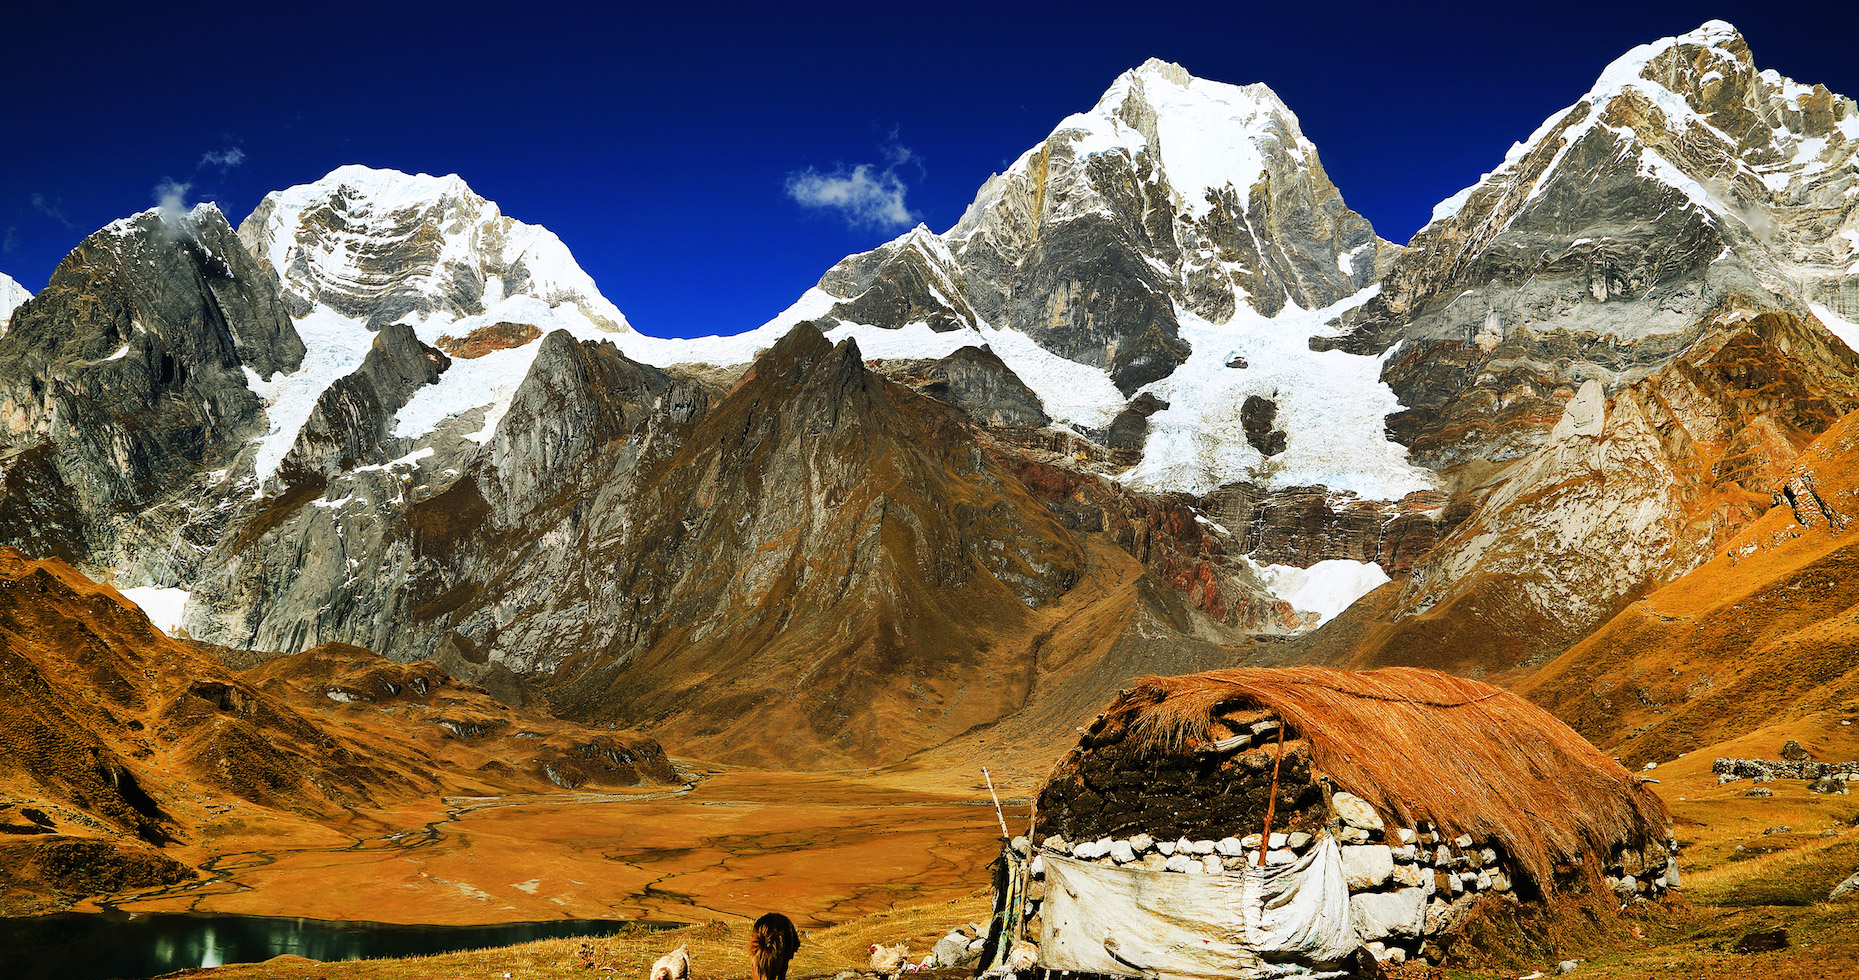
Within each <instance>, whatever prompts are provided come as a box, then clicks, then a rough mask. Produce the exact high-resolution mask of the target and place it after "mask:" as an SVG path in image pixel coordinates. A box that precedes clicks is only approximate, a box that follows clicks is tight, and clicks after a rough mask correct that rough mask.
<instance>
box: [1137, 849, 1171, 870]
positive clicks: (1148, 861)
mask: <svg viewBox="0 0 1859 980" xmlns="http://www.w3.org/2000/svg"><path fill="white" fill-rule="evenodd" d="M1171 860H1173V858H1167V857H1163V856H1162V855H1161V854H1159V853H1157V852H1155V851H1150V852H1149V853H1147V854H1144V855H1143V859H1142V865H1143V870H1144V871H1166V870H1168V862H1169V861H1171Z"/></svg>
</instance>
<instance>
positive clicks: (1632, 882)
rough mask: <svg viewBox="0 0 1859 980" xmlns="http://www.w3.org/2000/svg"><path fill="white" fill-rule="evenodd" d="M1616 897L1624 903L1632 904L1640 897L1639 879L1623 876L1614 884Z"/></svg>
mask: <svg viewBox="0 0 1859 980" xmlns="http://www.w3.org/2000/svg"><path fill="white" fill-rule="evenodd" d="M1613 889H1614V895H1615V897H1617V898H1619V899H1620V900H1621V901H1623V902H1631V901H1633V900H1634V899H1635V898H1638V897H1639V893H1640V883H1639V879H1637V878H1635V877H1633V876H1632V875H1622V876H1620V878H1619V879H1618V880H1616V881H1615V882H1614V883H1613Z"/></svg>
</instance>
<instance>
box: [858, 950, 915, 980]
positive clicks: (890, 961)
mask: <svg viewBox="0 0 1859 980" xmlns="http://www.w3.org/2000/svg"><path fill="white" fill-rule="evenodd" d="M868 948H869V949H870V951H871V970H872V972H873V973H876V974H878V975H879V976H882V977H896V976H897V975H899V974H901V973H903V972H904V971H905V970H906V969H907V968H909V967H910V965H911V964H910V947H909V945H908V944H906V943H898V944H897V945H895V946H878V945H872V946H870V947H868Z"/></svg>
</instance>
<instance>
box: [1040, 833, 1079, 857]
mask: <svg viewBox="0 0 1859 980" xmlns="http://www.w3.org/2000/svg"><path fill="white" fill-rule="evenodd" d="M1039 846H1040V847H1042V848H1045V849H1046V850H1048V851H1057V852H1058V853H1060V854H1070V853H1071V842H1070V841H1068V840H1066V839H1065V837H1064V835H1062V834H1053V835H1052V836H1051V837H1048V838H1046V839H1045V840H1043V841H1041V842H1040V844H1039Z"/></svg>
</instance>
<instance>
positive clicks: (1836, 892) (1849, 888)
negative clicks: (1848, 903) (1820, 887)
mask: <svg viewBox="0 0 1859 980" xmlns="http://www.w3.org/2000/svg"><path fill="white" fill-rule="evenodd" d="M1848 895H1859V871H1855V872H1853V873H1852V875H1851V876H1849V877H1848V878H1847V879H1846V880H1845V881H1842V882H1840V883H1839V884H1837V885H1834V886H1833V891H1831V892H1829V893H1827V901H1829V902H1832V901H1836V900H1838V899H1842V898H1845V897H1846V896H1848Z"/></svg>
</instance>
